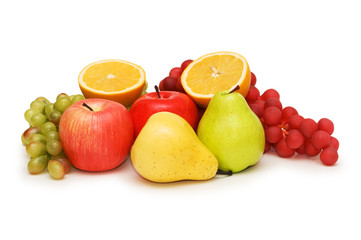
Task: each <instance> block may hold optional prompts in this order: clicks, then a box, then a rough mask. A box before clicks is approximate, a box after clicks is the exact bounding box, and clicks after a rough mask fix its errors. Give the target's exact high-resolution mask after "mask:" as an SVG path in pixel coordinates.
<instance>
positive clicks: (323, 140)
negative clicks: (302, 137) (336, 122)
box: [311, 130, 330, 149]
mask: <svg viewBox="0 0 361 240" xmlns="http://www.w3.org/2000/svg"><path fill="white" fill-rule="evenodd" d="M311 143H312V145H313V146H314V147H315V148H318V149H323V148H325V147H326V146H328V144H329V143H330V134H328V133H327V132H326V131H323V130H317V131H316V132H315V133H314V134H312V137H311Z"/></svg>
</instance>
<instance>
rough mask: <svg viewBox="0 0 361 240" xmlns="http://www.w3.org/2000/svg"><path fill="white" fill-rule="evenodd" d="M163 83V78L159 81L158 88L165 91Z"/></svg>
mask: <svg viewBox="0 0 361 240" xmlns="http://www.w3.org/2000/svg"><path fill="white" fill-rule="evenodd" d="M163 84H164V79H163V80H162V81H160V82H159V90H160V91H165V89H164V85H163Z"/></svg>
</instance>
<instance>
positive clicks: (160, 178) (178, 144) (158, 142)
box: [130, 112, 218, 182]
mask: <svg viewBox="0 0 361 240" xmlns="http://www.w3.org/2000/svg"><path fill="white" fill-rule="evenodd" d="M130 154H131V161H132V163H133V166H134V168H135V169H136V171H137V172H138V173H139V174H140V175H141V176H142V177H144V178H145V179H147V180H149V181H153V182H175V181H180V180H207V179H210V178H213V177H214V176H215V175H216V173H217V169H218V161H217V159H216V157H215V156H214V155H213V153H212V152H211V151H210V150H208V148H206V147H205V146H204V145H203V143H202V142H201V141H200V140H199V139H198V137H197V135H196V133H195V132H194V130H193V129H192V127H191V126H190V125H189V123H188V122H187V121H186V120H184V119H183V118H182V117H180V116H178V115H176V114H174V113H170V112H159V113H155V114H153V115H152V116H151V117H150V118H149V119H148V121H147V123H146V124H145V125H144V127H143V129H142V130H141V131H140V133H139V135H138V137H137V139H136V140H135V142H134V144H133V146H132V149H131V153H130Z"/></svg>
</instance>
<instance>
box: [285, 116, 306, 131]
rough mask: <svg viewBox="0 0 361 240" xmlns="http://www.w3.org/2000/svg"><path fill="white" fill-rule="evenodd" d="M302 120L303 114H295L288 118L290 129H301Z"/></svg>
mask: <svg viewBox="0 0 361 240" xmlns="http://www.w3.org/2000/svg"><path fill="white" fill-rule="evenodd" d="M302 121H303V117H302V116H300V115H293V116H291V117H290V118H289V119H288V125H289V127H290V129H299V128H300V126H301V123H302Z"/></svg>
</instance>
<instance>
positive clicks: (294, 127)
mask: <svg viewBox="0 0 361 240" xmlns="http://www.w3.org/2000/svg"><path fill="white" fill-rule="evenodd" d="M256 82H257V78H256V76H255V75H254V73H251V87H250V89H249V92H248V94H247V96H246V100H247V103H248V105H249V107H250V108H251V109H252V111H253V112H254V113H255V114H256V115H257V116H258V117H259V119H260V120H261V122H262V124H263V127H264V131H265V136H266V145H265V150H264V151H265V152H268V151H269V150H270V149H271V148H272V147H273V148H274V149H275V151H276V153H277V154H278V155H279V156H281V157H286V158H288V157H292V156H293V155H294V154H295V153H298V154H306V155H308V156H317V155H318V154H320V159H321V162H322V163H323V164H324V165H327V166H331V165H333V164H335V163H336V161H337V160H338V153H337V150H338V147H339V142H338V140H337V138H335V137H333V136H331V135H332V133H333V131H334V124H333V122H332V121H331V120H329V119H327V118H322V119H320V120H319V121H318V122H316V121H314V120H313V119H311V118H304V117H302V116H301V115H299V113H298V112H297V110H296V109H295V108H293V107H290V106H288V107H284V108H283V106H282V103H281V101H280V95H279V93H278V92H277V91H276V90H275V89H268V90H266V91H265V92H264V93H262V94H260V91H259V90H258V89H257V88H256V86H255V85H256Z"/></svg>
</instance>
